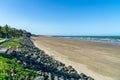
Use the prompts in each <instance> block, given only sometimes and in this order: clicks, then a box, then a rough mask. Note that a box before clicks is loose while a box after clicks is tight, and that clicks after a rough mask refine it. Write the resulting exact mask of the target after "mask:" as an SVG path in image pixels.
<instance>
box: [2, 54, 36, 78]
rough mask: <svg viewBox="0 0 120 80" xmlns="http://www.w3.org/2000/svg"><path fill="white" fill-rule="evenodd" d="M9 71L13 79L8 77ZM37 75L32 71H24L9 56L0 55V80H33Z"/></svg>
mask: <svg viewBox="0 0 120 80" xmlns="http://www.w3.org/2000/svg"><path fill="white" fill-rule="evenodd" d="M10 71H13V73H14V75H13V77H10V76H9V73H10ZM36 75H37V74H36V73H35V72H33V71H32V70H28V69H24V68H23V67H21V66H20V65H18V64H17V63H16V62H15V61H14V60H13V59H12V57H11V56H9V55H7V54H1V53H0V80H13V78H16V79H17V80H21V79H22V78H24V79H26V78H28V77H30V78H34V77H35V76H36Z"/></svg>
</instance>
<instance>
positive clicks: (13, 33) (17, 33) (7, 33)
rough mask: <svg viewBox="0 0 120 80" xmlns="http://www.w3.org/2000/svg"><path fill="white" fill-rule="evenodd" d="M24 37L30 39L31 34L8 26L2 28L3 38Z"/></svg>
mask: <svg viewBox="0 0 120 80" xmlns="http://www.w3.org/2000/svg"><path fill="white" fill-rule="evenodd" d="M22 36H28V37H30V36H31V33H30V32H27V31H26V30H22V29H16V28H11V27H10V26H8V25H7V24H6V25H4V26H0V37H1V38H14V37H22Z"/></svg>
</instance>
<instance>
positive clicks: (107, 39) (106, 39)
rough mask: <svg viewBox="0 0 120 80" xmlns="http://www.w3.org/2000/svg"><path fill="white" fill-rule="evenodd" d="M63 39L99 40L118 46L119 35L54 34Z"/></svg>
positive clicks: (119, 41) (119, 43)
mask: <svg viewBox="0 0 120 80" xmlns="http://www.w3.org/2000/svg"><path fill="white" fill-rule="evenodd" d="M54 37H59V38H64V39H72V40H83V41H91V42H101V43H107V44H110V45H115V46H120V36H54Z"/></svg>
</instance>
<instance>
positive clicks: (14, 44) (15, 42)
mask: <svg viewBox="0 0 120 80" xmlns="http://www.w3.org/2000/svg"><path fill="white" fill-rule="evenodd" d="M21 40H22V38H15V39H12V40H11V41H8V42H4V43H3V44H2V46H5V47H9V46H11V47H13V48H16V47H17V46H18V47H19V46H20V44H19V42H20V41H21Z"/></svg>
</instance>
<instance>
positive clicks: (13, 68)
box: [0, 24, 37, 80]
mask: <svg viewBox="0 0 120 80" xmlns="http://www.w3.org/2000/svg"><path fill="white" fill-rule="evenodd" d="M23 36H27V37H30V36H31V33H29V32H27V31H25V30H21V29H15V28H11V27H9V26H8V25H7V24H6V25H5V26H0V40H3V39H5V38H7V39H8V40H9V41H6V42H4V43H1V44H0V46H1V47H9V46H10V47H12V48H21V47H20V41H22V38H21V37H23ZM21 49H22V48H21ZM36 76H37V74H36V73H35V72H34V71H32V70H29V69H25V68H23V67H22V66H20V65H19V64H18V63H17V62H16V61H15V60H13V58H12V56H11V55H8V54H3V53H0V80H26V79H27V78H31V79H32V78H34V77H36Z"/></svg>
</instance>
